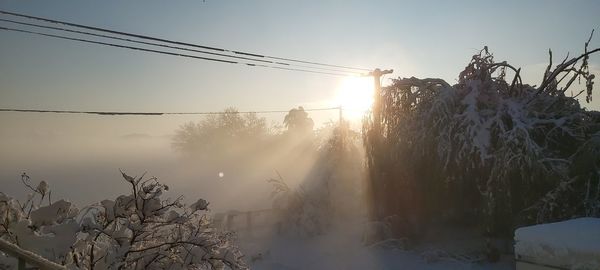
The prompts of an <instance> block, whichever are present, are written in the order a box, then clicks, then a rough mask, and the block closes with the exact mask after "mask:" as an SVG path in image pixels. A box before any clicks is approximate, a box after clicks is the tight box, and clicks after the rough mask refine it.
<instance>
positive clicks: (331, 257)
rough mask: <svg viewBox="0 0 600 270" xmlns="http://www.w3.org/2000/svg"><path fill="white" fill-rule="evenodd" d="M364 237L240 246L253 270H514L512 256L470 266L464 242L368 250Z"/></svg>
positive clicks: (258, 240)
mask: <svg viewBox="0 0 600 270" xmlns="http://www.w3.org/2000/svg"><path fill="white" fill-rule="evenodd" d="M360 235H361V232H359V231H358V230H339V229H338V230H334V231H333V232H331V233H329V234H327V235H322V236H317V237H312V238H307V237H298V236H296V237H291V236H278V237H268V236H263V237H254V238H252V239H250V238H240V245H241V246H242V249H243V251H244V252H245V254H246V256H247V261H248V262H249V263H250V265H251V268H252V269H265V270H267V269H269V270H270V269H284V270H285V269H290V270H291V269H443V270H447V269H497V270H505V269H514V261H513V260H512V256H510V255H504V257H502V259H501V260H500V262H498V263H487V262H475V263H473V262H468V261H467V260H466V259H465V258H466V257H468V254H466V252H465V249H463V248H462V247H461V246H464V243H465V241H461V240H452V241H451V242H443V241H438V242H437V243H429V244H425V245H419V246H415V247H410V248H407V249H406V250H404V249H403V248H400V247H397V246H396V247H394V245H375V246H372V247H365V246H363V245H361V244H360ZM453 243H454V244H453ZM453 246H454V247H453ZM457 247H458V248H457ZM458 250H462V251H463V254H462V256H463V258H462V259H461V258H457V257H460V256H461V255H460V253H461V252H458ZM457 255H459V256H457Z"/></svg>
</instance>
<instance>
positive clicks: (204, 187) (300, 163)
mask: <svg viewBox="0 0 600 270" xmlns="http://www.w3.org/2000/svg"><path fill="white" fill-rule="evenodd" d="M316 115H317V116H318V113H317V114H316ZM321 115H323V114H322V113H321ZM0 117H3V119H4V120H3V121H4V123H5V125H6V126H8V127H10V128H5V129H2V130H1V131H0V185H1V186H2V191H3V192H5V193H8V194H14V195H15V196H19V197H21V198H24V197H25V195H26V194H27V193H29V192H30V191H29V190H28V189H27V188H26V187H25V186H24V185H22V184H21V173H22V172H26V173H27V174H28V175H29V176H31V178H32V180H33V181H34V182H37V181H41V180H44V181H46V182H48V184H49V185H50V187H51V188H52V192H53V193H52V196H53V197H54V198H64V199H67V200H70V201H72V202H74V203H75V204H77V205H78V206H86V205H89V204H91V203H96V202H99V201H101V200H103V199H105V198H112V197H115V196H117V195H119V194H122V193H123V192H124V190H125V189H127V183H126V182H125V181H124V180H123V179H122V176H121V173H120V172H119V170H122V171H123V172H126V173H128V174H130V175H133V176H135V175H137V176H141V175H142V174H143V173H146V176H148V177H150V176H155V177H157V178H158V179H159V181H161V182H162V183H164V184H167V185H168V186H169V187H170V190H169V191H168V192H167V193H166V194H165V195H166V196H167V197H171V196H172V197H177V196H179V195H184V196H185V199H186V201H188V202H193V201H195V200H196V199H198V198H204V199H206V200H208V201H209V202H210V208H211V210H213V211H214V212H220V211H227V210H241V211H244V210H251V209H265V208H270V207H271V206H272V198H271V197H270V194H271V191H272V187H271V185H270V184H269V183H267V182H266V180H267V179H269V178H273V177H277V171H278V172H279V173H280V174H281V175H282V176H283V177H284V178H285V181H286V182H288V183H289V184H291V185H295V184H298V183H299V182H301V181H302V180H303V178H304V177H305V175H306V173H307V171H308V170H309V169H310V167H311V166H312V165H313V163H314V159H315V157H314V153H313V154H310V153H309V151H304V152H303V149H302V147H299V146H298V145H294V144H293V143H291V144H288V145H281V146H280V147H271V149H270V150H268V151H267V150H264V149H261V151H257V150H258V149H256V148H252V145H248V144H244V142H243V140H242V141H240V142H239V143H238V144H236V147H237V150H236V151H235V152H232V153H229V154H228V155H227V157H223V156H222V155H221V154H222V153H219V152H210V153H207V155H206V156H205V157H203V158H199V157H197V156H196V157H193V156H188V155H186V154H184V153H181V152H178V151H177V150H176V149H175V148H174V147H173V145H172V144H173V137H174V134H175V132H176V131H177V129H178V128H180V126H181V125H183V124H185V123H186V122H198V121H199V120H201V119H203V117H201V116H199V117H181V118H175V119H173V117H171V118H167V119H156V118H153V119H148V118H145V117H129V118H127V119H115V118H110V117H102V116H100V117H97V116H96V117H94V116H92V117H89V116H88V117H74V118H65V117H61V116H60V115H59V116H50V117H47V116H40V115H36V114H30V115H20V116H18V117H16V116H14V115H2V116H0ZM15 118H16V120H14V122H13V121H11V120H13V119H15ZM40 118H41V120H40ZM270 118H271V119H273V122H274V123H275V121H279V122H281V121H282V119H283V116H279V117H270ZM278 118H280V119H278ZM276 119H277V120H276ZM220 173H222V177H220Z"/></svg>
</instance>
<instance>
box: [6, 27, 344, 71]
mask: <svg viewBox="0 0 600 270" xmlns="http://www.w3.org/2000/svg"><path fill="white" fill-rule="evenodd" d="M0 30H6V31H13V32H21V33H27V34H34V35H40V36H47V37H53V38H59V39H66V40H73V41H79V42H85V43H92V44H98V45H104V46H111V47H117V48H124V49H131V50H138V51H145V52H152V53H158V54H166V55H172V56H180V57H187V58H194V59H199V60H206V61H213V62H221V63H227V64H241V65H246V66H251V67H263V68H272V69H281V70H290V71H299V72H307V73H315V74H324V75H333V76H352V75H354V76H355V74H350V73H345V74H344V73H334V72H323V71H315V70H306V69H299V68H285V67H277V66H268V65H263V64H253V63H245V62H237V61H230V60H224V59H217V58H210V57H202V56H196V55H190V54H183V53H175V52H167V51H161V50H154V49H147V48H141V47H134V46H128V45H120V44H114V43H108V42H101V41H94V40H89V39H82V38H74V37H67V36H61V35H53V34H47V33H41V32H36V31H29V30H24V29H17V28H9V27H2V26H0Z"/></svg>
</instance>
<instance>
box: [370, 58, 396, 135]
mask: <svg viewBox="0 0 600 270" xmlns="http://www.w3.org/2000/svg"><path fill="white" fill-rule="evenodd" d="M392 72H394V70H393V69H386V70H381V69H378V68H376V69H375V70H373V71H371V72H369V75H370V76H373V83H374V88H373V95H374V97H373V125H374V126H373V127H374V128H375V130H376V132H377V136H380V135H381V76H383V75H385V74H391V73H392Z"/></svg>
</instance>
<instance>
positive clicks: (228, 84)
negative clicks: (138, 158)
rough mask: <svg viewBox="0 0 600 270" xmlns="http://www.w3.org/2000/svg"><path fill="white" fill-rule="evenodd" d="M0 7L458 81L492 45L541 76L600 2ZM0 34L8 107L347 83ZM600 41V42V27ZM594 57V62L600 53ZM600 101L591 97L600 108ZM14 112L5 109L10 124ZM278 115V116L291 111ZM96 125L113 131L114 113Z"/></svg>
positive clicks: (131, 105) (578, 36) (576, 45)
mask: <svg viewBox="0 0 600 270" xmlns="http://www.w3.org/2000/svg"><path fill="white" fill-rule="evenodd" d="M0 9H2V10H6V11H12V12H17V13H24V14H29V15H33V16H40V17H46V18H54V19H58V20H65V21H69V22H75V23H80V24H85V25H91V26H98V27H105V28H110V29H117V30H122V31H127V32H132V33H139V34H144V35H150V36H156V37H163V38H168V39H172V40H179V41H186V42H192V43H197V44H203V45H208V46H216V47H222V48H227V49H235V50H242V51H247V52H256V53H263V54H269V55H274V56H281V57H289V58H296V59H303V60H309V61H318V62H322V63H331V64H338V65H348V66H357V67H366V68H375V67H379V68H392V69H394V73H393V74H392V75H391V76H390V77H398V76H401V77H410V76H415V77H438V78H442V79H445V80H446V81H448V82H450V83H454V82H456V78H457V75H458V73H459V72H460V71H461V70H462V68H463V67H464V66H465V65H466V63H467V62H468V60H469V59H470V56H471V55H473V54H474V53H475V52H477V50H479V49H481V48H482V47H483V46H485V45H487V46H488V47H489V48H490V49H491V51H492V52H493V53H494V54H495V56H496V59H497V60H507V61H508V62H509V63H511V64H513V65H514V66H517V67H522V68H523V69H524V75H525V80H526V81H529V82H531V83H534V84H536V83H539V82H538V81H539V80H540V78H541V75H542V74H541V72H542V70H543V69H544V67H545V64H546V63H547V60H548V56H547V50H548V49H549V48H552V49H553V52H554V55H555V57H556V58H557V59H558V58H562V57H563V56H564V55H565V54H566V53H567V52H571V54H572V55H575V54H577V53H579V52H581V51H582V49H583V43H584V41H585V40H587V38H588V36H589V34H590V31H591V30H592V29H594V28H596V29H598V28H599V26H600V18H599V17H598V16H597V13H598V11H600V1H579V0H578V1H552V0H544V1H504V2H503V3H502V4H498V3H497V2H495V1H412V2H408V1H214V0H206V1H176V2H169V3H168V4H167V3H165V2H164V1H126V2H124V1H94V2H91V1H22V0H20V1H13V0H0ZM2 17H6V16H4V15H3V16H2ZM2 25H8V23H2ZM0 41H1V42H0V59H2V61H1V62H0V74H2V75H1V77H0V96H1V98H0V107H10V108H44V109H72V110H114V111H214V110H222V109H224V108H226V107H229V106H235V107H237V108H239V109H240V110H278V109H284V110H285V109H289V108H292V107H295V106H299V105H304V106H305V107H307V108H308V107H311V108H313V107H327V106H331V105H336V104H335V103H336V101H335V100H336V93H337V92H338V91H339V89H338V88H339V87H340V85H341V84H342V83H341V82H342V81H343V79H342V78H339V77H335V76H327V75H319V74H305V73H299V72H291V71H281V70H270V69H260V68H251V67H244V66H237V65H230V64H221V63H213V62H206V61H200V60H193V59H185V58H178V57H173V56H164V55H155V54H150V53H145V52H137V51H131V50H126V49H119V48H110V47H103V46H99V45H92V44H81V43H77V42H73V41H65V40H56V39H52V38H48V37H38V36H31V35H27V34H21V33H8V32H6V31H3V32H0ZM591 45H592V46H591V47H598V46H600V42H599V41H598V38H596V39H594V40H593V42H592V44H591ZM592 60H593V61H592V64H593V65H594V66H593V68H596V70H597V68H598V63H599V58H598V57H593V59H592ZM555 61H557V60H555ZM384 84H385V82H384ZM599 104H600V103H593V104H591V105H590V108H592V109H598V108H600V106H599ZM13 116H14V117H16V118H19V117H22V116H16V115H13V114H11V115H10V117H11V118H12V117H13ZM335 116H336V113H335V112H332V113H329V114H328V113H323V115H318V113H315V115H314V117H315V118H317V119H316V120H317V122H322V121H326V120H327V119H335ZM6 117H8V116H4V115H3V116H2V118H4V121H8V119H6ZM45 117H46V116H41V115H36V116H33V118H45ZM271 117H272V118H273V120H277V121H279V120H280V119H279V118H282V117H283V116H271ZM91 119H93V118H91ZM187 120H188V119H186V121H187ZM19 121H22V119H20V118H19ZM110 121H113V120H110ZM110 121H108V122H107V123H106V127H108V126H110V123H109V122H110ZM114 121H116V122H119V120H114ZM133 121H135V122H138V123H139V122H140V121H141V122H150V123H151V124H150V126H152V128H150V127H145V128H144V127H142V126H143V125H138V126H140V127H138V128H139V129H141V130H142V132H151V133H157V134H161V135H163V134H168V133H169V129H170V128H171V127H172V125H169V123H171V122H178V123H179V122H181V121H183V120H182V119H181V118H176V119H173V118H168V119H154V120H152V119H147V118H134V120H133ZM97 125H99V126H102V127H103V128H102V130H105V128H104V127H105V123H97ZM94 126H96V125H94ZM134 126H135V125H134ZM160 128H162V129H163V130H160Z"/></svg>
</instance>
